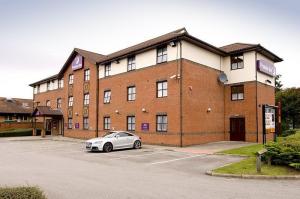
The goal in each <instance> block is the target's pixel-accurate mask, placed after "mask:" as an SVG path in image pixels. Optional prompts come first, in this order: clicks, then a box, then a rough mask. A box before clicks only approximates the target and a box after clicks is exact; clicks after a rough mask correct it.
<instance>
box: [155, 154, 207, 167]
mask: <svg viewBox="0 0 300 199" xmlns="http://www.w3.org/2000/svg"><path fill="white" fill-rule="evenodd" d="M203 156H206V154H200V155H194V156H188V157H184V158H176V159H171V160H165V161H160V162H152V163H150V165H156V164H165V163H169V162H175V161H180V160H186V159H191V158H196V157H203Z"/></svg>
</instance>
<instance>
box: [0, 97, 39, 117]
mask: <svg viewBox="0 0 300 199" xmlns="http://www.w3.org/2000/svg"><path fill="white" fill-rule="evenodd" d="M32 106H33V102H32V100H31V99H19V98H5V97H0V113H5V114H31V113H32Z"/></svg>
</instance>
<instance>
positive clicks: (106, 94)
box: [103, 90, 111, 104]
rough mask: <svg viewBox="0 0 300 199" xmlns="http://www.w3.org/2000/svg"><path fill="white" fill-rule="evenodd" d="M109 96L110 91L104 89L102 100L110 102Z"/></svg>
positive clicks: (105, 102)
mask: <svg viewBox="0 0 300 199" xmlns="http://www.w3.org/2000/svg"><path fill="white" fill-rule="evenodd" d="M110 96H111V91H110V90H108V91H104V99H103V102H104V104H109V103H110Z"/></svg>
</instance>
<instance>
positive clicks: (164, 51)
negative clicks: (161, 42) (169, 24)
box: [156, 45, 168, 64]
mask: <svg viewBox="0 0 300 199" xmlns="http://www.w3.org/2000/svg"><path fill="white" fill-rule="evenodd" d="M160 51H161V52H160ZM159 59H161V60H159ZM167 61H168V46H167V45H165V46H160V47H158V48H157V49H156V63H157V64H161V63H165V62H167Z"/></svg>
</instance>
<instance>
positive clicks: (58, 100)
mask: <svg viewBox="0 0 300 199" xmlns="http://www.w3.org/2000/svg"><path fill="white" fill-rule="evenodd" d="M56 107H57V108H61V98H57V101H56Z"/></svg>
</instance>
